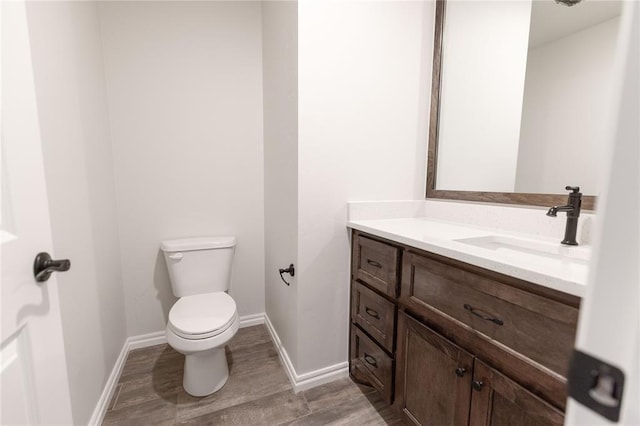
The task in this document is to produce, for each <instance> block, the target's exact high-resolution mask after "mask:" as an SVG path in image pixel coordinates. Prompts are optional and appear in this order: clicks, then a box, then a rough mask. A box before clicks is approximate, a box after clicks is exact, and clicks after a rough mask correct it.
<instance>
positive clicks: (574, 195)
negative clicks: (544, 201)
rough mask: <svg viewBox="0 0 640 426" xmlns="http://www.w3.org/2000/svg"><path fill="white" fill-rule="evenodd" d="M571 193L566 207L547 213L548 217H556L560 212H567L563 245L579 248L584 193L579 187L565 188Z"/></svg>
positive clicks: (553, 209)
mask: <svg viewBox="0 0 640 426" xmlns="http://www.w3.org/2000/svg"><path fill="white" fill-rule="evenodd" d="M565 189H566V190H567V191H571V192H570V193H569V201H568V202H567V205H566V206H553V207H551V208H550V209H549V211H548V212H547V216H551V217H556V216H557V215H558V212H567V225H566V226H565V228H564V240H562V241H561V244H566V245H568V246H577V245H578V242H577V241H576V234H577V233H578V218H579V217H580V206H581V205H582V193H581V192H580V187H579V186H567V187H565Z"/></svg>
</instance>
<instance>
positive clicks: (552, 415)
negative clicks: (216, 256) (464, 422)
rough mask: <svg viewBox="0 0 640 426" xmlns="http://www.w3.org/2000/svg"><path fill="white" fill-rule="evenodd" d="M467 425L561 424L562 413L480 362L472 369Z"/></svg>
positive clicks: (530, 425)
mask: <svg viewBox="0 0 640 426" xmlns="http://www.w3.org/2000/svg"><path fill="white" fill-rule="evenodd" d="M472 387H473V395H472V398H471V417H470V422H469V424H470V426H510V425H518V426H548V425H558V426H560V425H562V424H563V421H564V415H563V414H562V412H560V411H559V410H557V409H556V408H554V407H553V406H551V405H549V404H548V403H546V402H545V401H543V400H542V399H540V398H538V397H537V396H535V395H534V394H532V393H531V392H529V391H527V390H526V389H524V388H523V387H522V386H520V385H518V384H517V383H516V382H514V381H512V380H510V379H508V378H507V377H505V376H504V375H502V374H500V373H499V372H497V371H496V370H494V369H492V368H490V367H488V366H487V365H486V364H484V363H482V362H481V361H479V360H477V359H476V361H475V365H474V370H473V383H472Z"/></svg>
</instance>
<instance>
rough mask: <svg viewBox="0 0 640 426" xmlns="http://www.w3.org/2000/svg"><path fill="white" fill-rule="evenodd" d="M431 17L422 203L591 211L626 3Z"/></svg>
mask: <svg viewBox="0 0 640 426" xmlns="http://www.w3.org/2000/svg"><path fill="white" fill-rule="evenodd" d="M565 1H569V0H565ZM574 1H575V0H574ZM436 8H437V9H436V34H435V49H434V70H433V71H434V72H433V87H432V93H431V124H430V131H429V158H428V170H427V197H428V198H449V199H458V200H467V201H490V202H500V203H512V204H529V205H544V206H549V205H552V204H560V203H564V202H565V201H566V195H564V194H565V193H564V187H565V186H566V185H572V186H580V187H581V192H582V193H584V194H587V195H588V196H586V197H585V198H584V201H583V208H585V209H593V207H594V206H593V204H594V201H595V199H594V197H593V195H594V194H596V192H597V184H598V178H599V175H598V173H599V167H598V164H599V161H600V159H601V158H602V153H603V147H602V146H601V143H600V142H601V141H602V140H604V138H603V136H604V134H605V133H604V132H605V128H604V125H605V122H606V117H607V113H608V111H607V110H606V106H607V105H609V102H608V96H609V94H610V93H611V87H612V84H611V83H612V70H613V61H614V54H615V50H616V49H615V46H616V42H617V35H618V27H619V23H620V14H621V10H622V6H621V2H620V1H614V0H611V1H589V0H583V1H580V2H578V3H577V4H574V5H573V6H571V7H569V6H566V5H564V4H559V3H556V1H554V0H533V1H531V0H521V1H512V2H504V1H444V0H439V1H438V2H437V5H436ZM554 194H555V195H554Z"/></svg>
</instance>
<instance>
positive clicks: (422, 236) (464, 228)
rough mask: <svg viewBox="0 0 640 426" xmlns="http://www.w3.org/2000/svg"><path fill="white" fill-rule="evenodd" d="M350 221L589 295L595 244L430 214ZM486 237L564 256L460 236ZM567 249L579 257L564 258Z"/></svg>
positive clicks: (389, 236) (403, 240) (478, 263)
mask: <svg viewBox="0 0 640 426" xmlns="http://www.w3.org/2000/svg"><path fill="white" fill-rule="evenodd" d="M348 226H349V227H350V228H353V229H357V230H359V231H363V232H366V233H369V234H372V235H376V236H379V237H382V238H386V239H388V240H391V241H396V242H398V243H402V244H405V245H408V246H411V247H415V248H418V249H422V250H426V251H428V252H431V253H435V254H439V255H442V256H446V257H450V258H452V259H456V260H459V261H461V262H466V263H469V264H472V265H475V266H479V267H482V268H485V269H489V270H492V271H496V272H499V273H501V274H505V275H509V276H512V277H516V278H520V279H522V280H526V281H530V282H532V283H535V284H539V285H541V286H544V287H548V288H552V289H554V290H559V291H562V292H564V293H569V294H572V295H575V296H579V297H583V296H584V294H585V290H586V283H587V273H588V269H589V267H588V264H589V263H588V259H589V257H590V253H591V250H590V247H589V246H577V247H570V246H563V245H561V244H560V239H561V237H562V235H559V236H558V238H557V239H549V238H544V237H539V236H535V237H534V236H529V235H526V234H518V233H511V232H504V231H499V230H495V229H490V228H482V227H478V226H471V225H464V224H459V223H453V222H445V221H441V220H436V219H427V218H405V219H384V220H352V221H349V222H348ZM481 237H487V238H496V237H497V238H503V237H504V238H512V239H513V238H516V239H517V240H518V241H520V242H525V243H526V242H531V244H543V245H546V246H549V247H552V248H553V249H554V250H556V251H557V252H558V253H559V254H560V256H557V255H549V256H545V255H535V254H532V253H534V252H533V251H530V252H529V253H528V252H527V250H524V251H523V252H519V251H517V250H515V251H514V250H503V249H489V248H486V247H478V246H475V245H472V244H469V243H465V242H461V241H458V240H461V239H469V238H481ZM565 254H566V255H568V256H571V257H573V260H571V259H568V258H564V257H563V256H564V255H565ZM576 259H580V260H576Z"/></svg>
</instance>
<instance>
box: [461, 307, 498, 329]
mask: <svg viewBox="0 0 640 426" xmlns="http://www.w3.org/2000/svg"><path fill="white" fill-rule="evenodd" d="M464 308H465V309H466V310H467V311H469V312H471V313H472V314H473V315H475V316H477V317H479V318H482V319H483V320H485V321H491V322H492V323H494V324H498V325H504V321H502V320H501V319H499V318H494V317H491V316H488V315H486V313H485V312H484V311H482V310H481V309H477V308H474V307H473V306H471V305H468V304H466V303H465V304H464ZM483 314H484V315H483Z"/></svg>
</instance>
